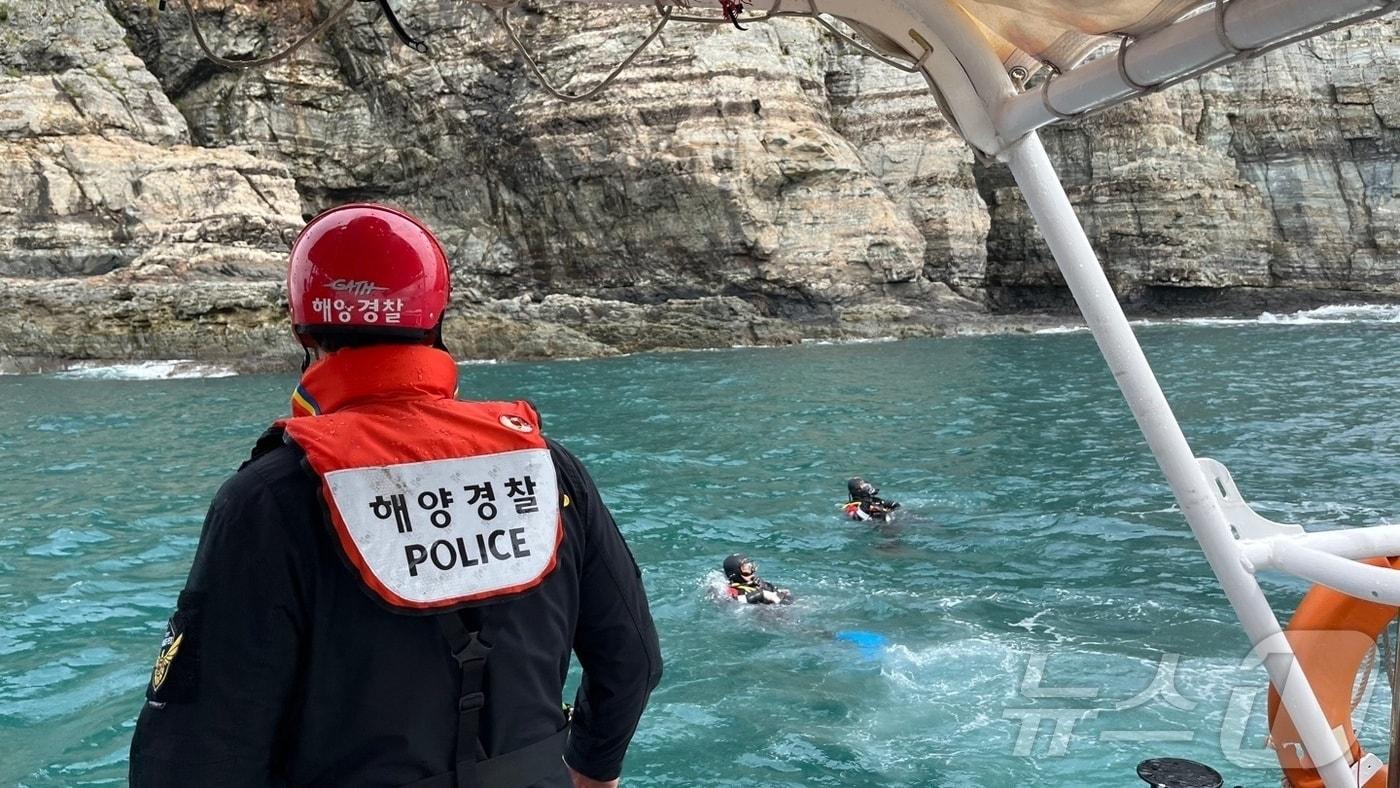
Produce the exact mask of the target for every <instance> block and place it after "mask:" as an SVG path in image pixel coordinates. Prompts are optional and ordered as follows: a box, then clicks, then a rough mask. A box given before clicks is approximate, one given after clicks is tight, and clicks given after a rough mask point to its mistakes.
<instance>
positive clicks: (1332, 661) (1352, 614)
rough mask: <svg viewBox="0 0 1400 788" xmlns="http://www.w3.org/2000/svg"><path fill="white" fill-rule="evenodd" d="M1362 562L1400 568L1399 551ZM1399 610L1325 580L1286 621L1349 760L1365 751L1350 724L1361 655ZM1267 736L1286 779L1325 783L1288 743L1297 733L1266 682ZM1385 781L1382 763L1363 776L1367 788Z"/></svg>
mask: <svg viewBox="0 0 1400 788" xmlns="http://www.w3.org/2000/svg"><path fill="white" fill-rule="evenodd" d="M1364 563H1367V564H1371V565H1373V566H1386V565H1387V564H1388V565H1389V566H1390V567H1391V568H1392V569H1400V557H1396V558H1390V559H1384V558H1370V559H1367V560H1366V561H1364ZM1397 612H1400V608H1396V607H1393V606H1391V605H1383V604H1380V603H1379V602H1367V601H1365V600H1361V599H1357V598H1356V597H1354V596H1349V595H1347V594H1343V593H1342V592H1340V591H1336V590H1333V589H1331V588H1327V587H1325V586H1313V588H1312V590H1311V591H1309V592H1308V593H1307V596H1305V597H1303V601H1302V603H1300V604H1299V605H1298V612H1297V613H1294V614H1293V620H1292V621H1289V622H1288V631H1287V633H1286V634H1287V636H1288V642H1289V643H1290V644H1292V646H1293V653H1294V654H1296V655H1297V657H1298V665H1299V667H1301V668H1302V669H1303V675H1305V676H1307V677H1308V682H1309V683H1310V684H1311V685H1312V689H1313V692H1314V693H1316V694H1317V700H1318V702H1319V703H1321V704H1322V711H1323V713H1324V714H1325V715H1326V716H1327V724H1329V725H1331V726H1333V729H1336V728H1337V727H1340V728H1341V733H1342V734H1343V735H1345V736H1346V741H1347V748H1348V749H1349V750H1350V755H1351V762H1352V763H1356V762H1357V761H1359V760H1360V759H1361V758H1362V757H1363V756H1364V755H1365V753H1364V752H1363V751H1362V749H1361V744H1360V743H1359V742H1358V741H1357V740H1356V731H1355V730H1353V729H1352V725H1351V694H1352V687H1353V686H1354V685H1355V683H1356V674H1357V671H1359V670H1360V669H1361V662H1362V660H1364V659H1365V658H1366V655H1367V653H1368V652H1369V651H1370V650H1371V649H1372V648H1374V647H1375V644H1376V638H1378V637H1380V634H1381V632H1383V631H1385V628H1386V626H1387V625H1388V624H1389V623H1390V622H1391V620H1392V619H1394V618H1395V616H1396V613H1397ZM1269 736H1270V739H1271V741H1272V742H1273V744H1274V751H1275V753H1276V754H1277V755H1278V761H1279V765H1280V766H1282V767H1283V774H1284V777H1285V778H1286V779H1287V784H1288V785H1290V786H1292V788H1323V785H1324V784H1323V782H1322V777H1321V776H1319V775H1318V773H1317V769H1314V768H1313V767H1312V761H1311V760H1309V759H1308V758H1307V757H1306V756H1305V755H1304V754H1303V752H1302V748H1301V747H1299V746H1290V745H1294V744H1295V743H1297V742H1299V741H1301V738H1300V737H1299V735H1298V729H1297V728H1296V727H1294V725H1293V720H1291V719H1289V717H1288V712H1287V711H1285V710H1284V708H1283V704H1282V703H1280V702H1279V695H1278V690H1277V689H1276V688H1274V687H1272V686H1270V687H1269ZM1338 740H1339V741H1340V737H1339V739H1338ZM1385 785H1386V770H1385V769H1384V768H1382V769H1381V770H1380V772H1379V773H1377V774H1376V775H1374V776H1373V777H1372V778H1371V779H1370V780H1367V781H1366V786H1365V788H1384V786H1385Z"/></svg>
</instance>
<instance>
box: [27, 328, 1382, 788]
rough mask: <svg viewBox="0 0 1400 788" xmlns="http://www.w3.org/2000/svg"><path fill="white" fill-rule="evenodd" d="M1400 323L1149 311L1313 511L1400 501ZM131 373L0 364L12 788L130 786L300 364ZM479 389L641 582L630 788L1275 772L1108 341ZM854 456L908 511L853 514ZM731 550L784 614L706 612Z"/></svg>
mask: <svg viewBox="0 0 1400 788" xmlns="http://www.w3.org/2000/svg"><path fill="white" fill-rule="evenodd" d="M1332 317H1335V318H1336V319H1337V321H1338V322H1335V323H1328V322H1319V320H1322V319H1330V318H1332ZM1397 321H1400V316H1398V315H1397V313H1396V312H1395V311H1394V310H1389V311H1387V310H1374V309H1371V310H1365V309H1362V310H1350V311H1346V310H1343V311H1334V312H1325V313H1317V314H1315V315H1313V316H1311V317H1305V318H1300V319H1292V320H1283V321H1278V322H1273V323H1258V322H1252V321H1251V322H1248V323H1227V324H1174V325H1163V326H1148V327H1144V328H1142V329H1141V332H1140V333H1141V337H1142V340H1143V343H1144V345H1145V346H1146V348H1147V350H1148V354H1149V357H1150V358H1151V359H1152V360H1153V362H1154V364H1155V366H1156V368H1157V371H1158V373H1159V375H1160V376H1161V378H1162V381H1163V385H1164V388H1165V389H1166V391H1167V393H1168V396H1169V397H1170V398H1171V400H1172V403H1173V405H1174V406H1175V407H1176V408H1177V413H1178V416H1179V418H1180V420H1181V421H1182V423H1183V425H1184V427H1185V429H1186V432H1187V434H1188V437H1189V438H1190V439H1191V441H1192V443H1193V446H1194V447H1195V448H1196V450H1197V451H1198V453H1200V454H1202V455H1205V456H1212V457H1215V458H1217V459H1219V460H1221V461H1223V462H1224V463H1226V465H1228V466H1229V467H1230V468H1231V469H1232V471H1233V472H1234V475H1235V478H1236V480H1237V481H1238V483H1239V485H1240V488H1241V490H1242V491H1243V493H1244V494H1245V496H1246V497H1247V498H1249V499H1250V500H1251V501H1252V502H1253V503H1254V505H1255V507H1256V508H1257V509H1258V510H1259V511H1260V512H1261V513H1262V514H1264V515H1265V516H1269V517H1272V518H1274V519H1281V520H1288V521H1293V522H1301V523H1305V524H1308V525H1309V526H1324V525H1326V524H1333V523H1347V524H1364V523H1376V522H1384V521H1397V520H1400V408H1397V407H1396V403H1397V398H1400V322H1397ZM138 371H139V370H138ZM118 374H119V371H117V370H105V371H104V370H89V371H87V372H85V373H82V375H81V376H77V377H62V376H45V377H24V378H18V377H11V378H0V784H5V785H10V784H16V783H17V784H22V785H28V786H55V785H76V784H113V783H121V782H123V781H124V774H125V758H126V749H127V746H128V742H129V740H130V736H131V731H132V721H133V719H134V717H135V715H136V712H137V710H138V707H139V705H140V703H141V691H142V688H143V686H144V684H145V681H146V676H147V673H148V671H149V668H150V664H151V662H152V660H153V658H154V655H155V651H156V647H157V644H158V640H159V637H160V634H161V631H162V627H163V624H164V621H165V618H166V616H167V615H168V614H169V611H170V608H171V606H172V605H173V603H174V600H175V597H176V594H177V593H178V591H179V589H180V586H181V584H182V582H183V579H184V574H185V572H186V570H187V569H188V565H189V561H190V558H191V556H192V553H193V550H194V548H195V544H196V542H197V539H198V534H199V526H200V522H201V519H202V517H203V513H204V507H205V505H206V504H207V501H208V499H209V497H210V495H211V494H212V493H213V491H214V490H215V488H216V487H217V485H218V484H219V483H220V481H221V480H222V479H223V478H224V477H225V476H226V475H227V474H228V473H230V472H231V471H232V469H234V468H235V467H236V466H237V464H238V462H239V461H240V460H241V459H242V458H243V456H244V455H245V454H246V451H247V449H248V447H249V446H250V445H251V442H252V440H253V439H254V438H255V437H256V436H257V434H258V433H259V431H260V430H261V428H262V427H263V426H264V425H265V424H266V423H267V422H269V421H271V420H272V419H274V418H275V417H277V416H278V415H280V414H281V413H282V412H283V411H284V409H285V407H286V396H287V394H288V391H289V389H290V387H291V385H292V383H293V379H292V378H291V377H276V376H269V377H235V378H224V379H196V380H139V381H133V380H119V379H109V378H110V377H112V376H115V375H118ZM462 391H463V393H464V395H465V396H469V397H476V398H501V397H517V396H526V397H529V398H531V399H532V400H534V401H535V402H536V403H537V404H538V405H539V406H540V408H541V410H542V411H543V412H544V414H545V417H546V426H547V429H548V431H549V432H551V433H552V434H553V435H554V436H556V437H558V438H559V439H560V440H562V441H564V442H565V443H566V444H567V445H569V446H570V447H571V448H572V449H573V450H574V451H575V452H576V453H578V454H579V455H580V456H581V457H582V458H583V459H584V460H585V461H586V462H587V464H588V465H589V467H590V468H591V470H592V471H593V474H594V476H595V477H596V478H597V480H598V482H599V485H600V486H601V487H602V489H603V491H604V495H605V498H606V499H607V500H608V502H609V503H610V505H611V506H612V508H613V511H614V512H615V514H616V515H617V519H618V520H619V522H620V523H621V524H622V528H623V530H624V532H625V533H626V535H627V537H628V539H629V541H630V543H631V545H632V548H633V550H634V552H635V553H636V556H637V558H638V560H639V562H640V563H641V564H642V566H643V567H644V568H645V579H646V583H647V587H648V589H649V592H650V596H651V600H652V609H653V612H654V614H655V617H656V620H657V624H658V627H659V629H660V631H661V637H662V645H663V649H664V651H665V654H666V658H667V667H666V678H665V681H664V683H663V685H662V687H661V688H660V689H659V690H658V691H657V693H656V694H655V696H654V698H653V702H652V706H651V709H650V710H649V712H648V714H647V717H646V718H645V720H644V721H643V724H642V727H641V730H640V731H639V733H638V735H637V738H636V740H635V744H634V746H633V749H632V752H631V755H630V756H629V761H628V769H627V779H626V780H625V783H626V784H628V785H633V786H730V785H738V784H746V785H752V786H812V785H830V786H838V785H840V786H848V785H849V786H866V785H870V786H879V785H909V786H1028V785H1045V786H1100V785H1103V786H1110V785H1124V786H1127V785H1140V784H1141V783H1139V782H1138V781H1137V779H1136V777H1135V776H1134V775H1133V767H1134V765H1135V764H1136V763H1137V762H1138V761H1139V760H1141V759H1143V758H1146V757H1149V756H1156V755H1174V756H1183V757H1193V758H1197V759H1199V760H1203V761H1206V762H1208V763H1211V764H1212V765H1214V766H1215V767H1216V768H1218V769H1220V770H1221V771H1222V772H1224V773H1225V775H1226V779H1227V783H1226V785H1244V786H1262V785H1274V784H1276V780H1277V772H1276V771H1274V770H1272V769H1271V768H1270V767H1271V764H1272V763H1273V758H1272V755H1271V753H1269V752H1268V751H1267V750H1263V749H1262V744H1263V723H1262V719H1261V716H1260V715H1261V713H1262V706H1263V696H1262V693H1261V688H1262V687H1263V686H1264V675H1263V672H1262V670H1261V669H1259V668H1257V667H1255V666H1253V665H1250V664H1248V663H1247V662H1246V661H1245V659H1244V657H1245V654H1246V651H1247V647H1246V643H1245V640H1244V637H1243V635H1242V633H1241V632H1240V630H1239V627H1238V626H1237V624H1236V623H1235V622H1234V618H1233V615H1232V613H1231V612H1230V610H1229V608H1228V607H1227V606H1226V604H1225V602H1224V600H1223V598H1222V596H1221V595H1220V593H1219V592H1218V590H1217V589H1216V586H1215V584H1214V582H1213V580H1212V579H1211V577H1210V575H1209V572H1208V569H1207V567H1206V565H1205V563H1204V561H1203V560H1202V559H1201V557H1200V554H1199V551H1198V550H1197V549H1196V546H1195V542H1194V541H1193V540H1192V539H1191V538H1190V536H1189V533H1188V531H1187V528H1186V526H1185V523H1184V521H1183V520H1182V519H1181V517H1180V515H1179V514H1178V513H1177V512H1176V511H1175V508H1174V506H1173V503H1172V500H1171V497H1170V493H1169V491H1168V490H1167V488H1166V485H1165V483H1164V482H1163V481H1162V479H1161V477H1160V475H1159V474H1158V472H1157V469H1156V466H1155V464H1154V463H1153V461H1152V459H1151V457H1150V455H1149V454H1148V453H1147V450H1146V448H1145V446H1144V444H1143V442H1142V440H1141V438H1140V437H1139V433H1138V432H1137V430H1136V427H1135V425H1134V424H1133V422H1132V419H1131V417H1130V416H1129V413H1128V410H1127V407H1126V405H1125V404H1124V403H1123V401H1122V399H1121V397H1120V396H1119V395H1118V393H1117V390H1116V389H1115V388H1114V386H1113V382H1112V380H1111V377H1110V375H1109V374H1108V372H1107V370H1106V368H1105V366H1104V364H1103V362H1102V360H1101V359H1100V358H1099V356H1098V354H1097V351H1096V350H1095V347H1094V344H1093V341H1092V339H1091V338H1090V337H1089V335H1088V334H1087V333H1064V334H1051V335H1035V336H1005V337H979V338H952V339H943V340H927V341H911V342H902V343H887V344H869V345H845V346H802V347H794V348H782V349H761V350H733V351H720V352H709V353H684V354H661V355H645V356H636V357H630V358H619V359H609V360H599V361H577V362H554V363H542V364H501V365H474V366H465V367H463V369H462ZM852 474H862V475H866V476H868V477H869V478H872V479H874V480H876V481H877V482H878V483H879V484H880V485H881V487H882V488H883V490H884V492H885V494H886V495H887V496H888V497H891V498H895V499H897V500H900V501H902V502H903V503H904V506H905V510H904V512H903V514H904V515H905V516H904V518H903V519H902V520H901V521H899V522H897V523H896V524H894V525H891V526H887V527H882V528H878V529H872V528H869V527H865V526H862V525H858V524H852V523H847V522H845V521H843V520H841V519H840V517H839V511H838V505H839V504H840V503H841V502H842V500H843V497H844V482H845V479H846V477H848V476H850V475H852ZM736 550H744V551H747V552H749V553H750V554H751V555H753V556H754V557H755V558H756V559H757V560H758V561H759V563H760V565H761V571H762V574H763V575H765V576H766V577H768V578H770V579H772V580H775V581H779V582H780V584H782V585H786V586H789V587H791V588H792V589H793V591H794V593H795V594H796V595H797V596H798V597H799V601H798V603H797V604H796V605H794V606H792V607H787V608H782V609H757V608H752V609H751V608H746V607H742V606H736V605H731V604H720V603H717V602H715V601H713V599H712V597H711V587H712V584H713V583H714V582H715V580H716V579H717V575H716V573H715V570H716V569H717V568H718V564H719V562H720V560H721V559H722V558H723V557H724V556H725V555H726V554H727V553H729V552H731V551H736ZM1266 590H1267V591H1268V592H1269V593H1270V595H1271V597H1273V598H1275V599H1277V600H1279V601H1280V603H1281V604H1282V605H1283V607H1284V608H1285V610H1289V609H1291V607H1292V605H1293V604H1295V602H1296V599H1297V596H1298V594H1299V593H1300V592H1301V591H1302V590H1303V586H1302V585H1301V584H1300V583H1298V582H1295V581H1291V580H1289V579H1287V578H1283V577H1278V576H1269V577H1268V578H1267V582H1266ZM851 631H855V632H856V633H857V634H854V635H852V634H850V633H851ZM861 632H865V633H874V635H878V636H879V637H878V638H877V637H875V636H874V635H871V636H862V635H860V634H859V633H861ZM880 639H883V641H884V643H885V645H884V646H879V645H873V644H872V642H871V641H873V640H880ZM1380 684H1381V686H1380V687H1379V688H1378V689H1377V690H1376V691H1375V693H1374V697H1373V701H1372V703H1371V705H1370V707H1369V708H1367V709H1363V710H1362V712H1361V713H1362V714H1363V717H1364V719H1363V727H1364V728H1365V730H1366V731H1367V732H1368V734H1367V736H1366V737H1364V738H1366V739H1368V741H1369V742H1370V744H1371V745H1372V746H1374V747H1379V748H1380V749H1381V750H1382V751H1383V750H1384V745H1383V744H1381V743H1380V742H1381V741H1382V740H1383V739H1384V736H1385V729H1386V725H1387V722H1386V721H1387V719H1388V709H1387V704H1388V702H1389V691H1388V689H1387V688H1386V687H1385V685H1384V682H1383V681H1382V682H1380ZM352 689H353V688H347V691H352ZM1057 726H1058V727H1057ZM1382 754H1384V753H1383V752H1382Z"/></svg>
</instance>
